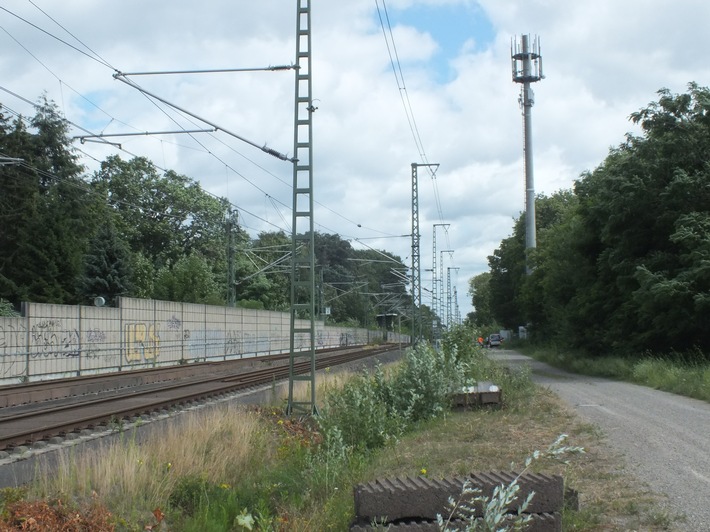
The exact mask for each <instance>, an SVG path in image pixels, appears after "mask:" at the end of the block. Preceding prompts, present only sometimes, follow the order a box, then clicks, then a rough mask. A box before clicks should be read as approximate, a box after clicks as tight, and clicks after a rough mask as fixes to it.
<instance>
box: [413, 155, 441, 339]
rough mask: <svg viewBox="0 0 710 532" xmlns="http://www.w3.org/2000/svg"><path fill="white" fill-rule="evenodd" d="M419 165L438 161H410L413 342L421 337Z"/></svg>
mask: <svg viewBox="0 0 710 532" xmlns="http://www.w3.org/2000/svg"><path fill="white" fill-rule="evenodd" d="M420 166H427V167H430V168H431V167H434V169H435V170H434V171H436V168H438V167H439V165H438V163H432V164H429V163H426V164H419V163H412V339H413V343H415V344H416V343H417V342H419V340H421V338H422V313H421V307H422V271H421V264H420V261H419V259H420V250H419V241H420V239H421V234H420V233H419V183H418V177H417V168H419V167H420Z"/></svg>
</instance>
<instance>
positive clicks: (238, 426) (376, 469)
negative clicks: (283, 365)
mask: <svg viewBox="0 0 710 532" xmlns="http://www.w3.org/2000/svg"><path fill="white" fill-rule="evenodd" d="M470 338H471V335H470V331H466V330H465V329H461V330H457V331H455V333H454V334H452V335H451V336H450V337H448V338H447V339H446V342H445V345H446V348H445V349H444V350H443V352H442V353H435V352H434V351H432V350H431V349H430V348H428V347H426V346H421V347H419V348H417V349H415V350H411V351H410V352H409V353H408V354H407V356H406V357H405V358H404V360H402V361H401V363H399V364H397V365H393V366H388V367H378V368H376V369H375V370H374V371H372V372H368V373H364V372H363V373H357V374H354V375H349V376H348V375H342V374H333V373H332V372H325V373H323V374H322V375H320V384H319V397H322V406H321V415H320V416H319V417H318V418H317V419H312V418H304V419H292V418H287V417H284V416H283V410H282V408H281V407H282V406H283V403H282V402H281V400H279V401H278V402H277V403H276V404H275V405H274V406H272V407H268V408H267V407H263V408H239V407H236V406H233V405H232V406H227V407H214V408H211V409H209V410H208V411H203V412H196V413H191V414H185V415H183V416H181V417H180V418H178V420H176V421H174V422H172V423H170V424H168V425H165V426H153V427H151V428H152V435H151V436H150V437H149V438H148V439H147V440H145V441H141V442H138V441H137V440H136V438H135V435H134V433H133V432H132V431H126V432H124V433H122V440H121V441H120V442H119V443H117V444H107V445H105V446H102V447H101V448H98V449H96V450H94V451H85V452H82V453H76V452H74V451H72V450H67V451H65V452H64V453H63V454H62V455H61V459H60V460H59V463H58V470H57V471H55V472H52V473H50V472H49V470H47V471H38V481H37V482H36V483H34V484H33V485H31V486H29V487H28V488H27V492H19V491H17V490H5V491H4V493H3V498H2V503H1V505H0V506H1V509H2V514H1V515H2V518H3V519H4V521H2V523H3V524H2V525H0V530H13V529H17V528H12V526H19V525H18V523H23V522H27V519H30V518H32V517H33V516H32V515H31V514H30V513H25V514H23V512H28V511H29V510H27V509H28V508H39V507H40V506H37V505H42V504H43V503H45V504H47V505H49V506H51V505H52V504H54V503H53V502H51V501H62V504H64V505H67V504H68V503H67V501H71V505H70V507H71V508H72V509H73V511H75V512H76V513H78V514H81V515H82V516H84V518H86V517H87V516H88V515H90V514H89V513H88V512H89V511H90V508H101V513H100V514H96V515H100V516H102V517H101V518H102V519H109V520H108V521H102V523H108V525H106V526H105V527H104V528H100V527H97V528H93V529H96V530H130V531H138V530H162V529H166V530H167V529H169V530H173V531H200V532H203V531H228V530H304V531H305V530H309V531H310V530H347V528H348V526H349V524H350V522H351V520H352V518H353V497H352V487H353V485H354V484H356V483H358V482H364V481H367V480H371V479H373V478H377V477H381V476H402V475H410V476H411V475H426V476H431V477H445V476H450V475H454V474H465V473H466V472H470V471H481V470H501V469H508V468H509V467H510V464H511V462H516V463H522V461H523V460H524V459H525V457H526V456H529V455H530V454H531V453H532V452H534V451H535V449H544V448H546V447H547V446H548V445H549V443H550V441H553V440H554V439H555V438H556V437H557V435H559V434H561V433H563V432H565V433H568V434H570V441H571V442H573V444H574V445H580V446H583V447H585V448H587V449H588V451H589V452H588V453H587V454H585V455H584V456H583V457H581V458H580V460H579V462H578V461H575V462H574V464H573V465H572V466H570V467H569V469H566V470H560V469H559V468H558V466H556V465H555V464H554V463H552V462H550V461H548V460H546V459H544V458H543V459H541V460H540V461H539V463H536V464H534V465H532V466H531V467H534V470H536V471H546V472H555V473H563V474H564V475H565V477H566V478H567V479H568V480H569V482H571V483H573V484H574V487H575V488H576V489H578V490H580V491H581V492H583V493H585V495H586V496H587V499H586V504H585V508H584V509H583V510H582V511H580V512H576V511H568V512H567V513H566V516H565V519H566V521H567V522H570V523H577V524H575V525H574V526H575V529H577V530H598V529H599V526H601V525H604V526H607V525H608V527H609V528H608V529H609V530H614V529H615V528H614V527H613V526H612V524H618V523H624V524H628V523H633V524H634V526H638V525H639V524H644V523H648V522H650V521H649V520H650V519H651V517H650V514H651V509H652V506H651V503H652V502H653V496H651V495H649V494H645V493H639V491H638V487H637V486H635V485H633V484H629V483H627V482H626V480H625V479H624V477H623V476H621V475H620V474H619V472H618V470H619V468H618V465H617V464H616V463H615V462H614V461H613V460H610V459H609V458H607V457H604V455H603V454H600V450H599V447H600V438H599V435H598V434H596V433H595V431H593V430H591V429H590V428H589V427H588V426H586V425H582V424H580V423H579V422H578V421H576V420H575V419H574V418H573V416H572V414H571V413H570V412H568V411H566V410H564V409H563V408H562V407H561V406H560V404H559V403H558V402H557V401H556V399H555V398H554V397H553V396H552V395H551V394H549V392H544V391H541V390H536V389H535V387H534V386H533V385H532V383H531V380H530V377H529V375H528V374H525V373H522V374H516V373H512V374H511V373H509V372H507V371H505V370H503V369H502V368H500V367H499V366H497V365H496V364H494V363H492V362H490V361H489V360H488V359H487V358H486V357H485V355H484V351H483V350H481V349H479V348H477V347H473V342H471V341H470ZM477 380H493V381H495V382H496V383H498V384H499V385H500V386H501V388H502V389H503V390H504V395H503V397H504V399H505V401H504V405H503V408H501V409H497V410H483V411H472V412H456V413H452V412H451V411H450V409H449V405H448V401H447V395H448V393H447V392H448V391H449V390H451V389H454V388H456V387H458V386H461V385H462V384H466V383H470V382H474V381H477ZM304 393H307V392H306V391H304ZM609 492H613V493H614V498H613V500H611V499H610V498H609V497H608V493H609ZM623 501H627V502H628V505H629V507H623V506H621V507H618V508H615V507H613V505H618V504H619V503H620V502H623ZM32 505H34V506H32ZM631 506H633V508H634V510H633V511H630V510H629V508H630V507H631ZM97 511H98V510H97ZM109 513H110V516H109ZM23 515H24V517H23ZM91 515H93V514H91ZM107 516H108V517H107ZM580 522H581V523H584V525H580V524H579V523H580ZM13 523H14V525H13ZM109 525H110V526H109ZM3 526H4V527H5V528H3ZM102 526H104V525H102ZM614 526H616V525H614ZM89 529H92V528H91V527H89ZM618 529H619V530H621V529H624V528H621V527H619V528H618ZM35 530H54V529H51V528H44V529H42V528H36V529H35Z"/></svg>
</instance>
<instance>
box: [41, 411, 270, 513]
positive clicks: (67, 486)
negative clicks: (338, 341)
mask: <svg viewBox="0 0 710 532" xmlns="http://www.w3.org/2000/svg"><path fill="white" fill-rule="evenodd" d="M267 436H268V435H267V434H266V433H265V431H264V429H263V422H262V420H260V418H259V417H258V416H257V415H256V414H255V413H253V412H248V411H245V410H244V409H240V408H237V407H230V406H225V407H221V408H215V409H210V410H208V411H203V412H194V413H188V414H185V415H184V416H181V417H180V419H177V420H175V422H173V423H170V424H167V425H166V426H165V428H164V429H162V430H161V431H160V432H159V433H156V434H154V436H153V437H150V438H149V439H148V441H146V442H144V443H143V444H139V443H138V442H137V441H136V440H135V439H134V438H133V437H132V436H131V435H130V433H125V436H124V438H123V440H122V441H120V442H118V443H112V444H99V445H98V447H97V448H95V449H91V450H82V452H81V453H78V452H76V451H75V450H74V449H73V448H71V449H68V450H64V451H62V452H60V453H59V455H58V463H57V466H56V470H52V471H51V472H50V471H49V470H45V471H44V472H43V474H40V475H39V480H38V481H37V483H36V484H35V485H34V486H33V490H34V494H35V495H37V496H40V497H48V496H57V495H58V494H59V495H61V494H64V495H65V496H66V495H71V496H72V497H76V498H83V499H91V498H96V497H100V498H101V499H104V500H110V501H111V507H112V509H113V510H114V512H116V513H118V514H121V515H124V516H130V517H131V518H140V517H141V516H147V515H150V514H151V513H152V511H153V510H154V509H155V508H156V507H162V508H165V506H166V501H167V500H168V498H169V496H170V494H171V493H172V492H173V491H174V489H175V488H176V486H177V485H178V484H179V482H180V481H181V480H180V479H182V478H185V477H194V478H206V479H210V480H211V482H212V483H215V484H217V485H219V484H225V485H229V484H231V483H232V482H234V479H235V478H238V477H239V476H240V474H242V473H243V472H244V471H247V470H251V469H255V468H259V467H261V466H262V465H263V464H264V463H266V462H268V461H269V460H270V456H269V455H270V454H271V447H272V446H271V445H268V444H267V443H268V437H267Z"/></svg>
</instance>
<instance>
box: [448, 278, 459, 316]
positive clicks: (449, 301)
mask: <svg viewBox="0 0 710 532" xmlns="http://www.w3.org/2000/svg"><path fill="white" fill-rule="evenodd" d="M451 270H455V271H459V269H458V268H455V267H453V266H449V267H448V268H446V324H447V325H449V326H451V325H453V321H454V319H453V317H454V314H453V311H452V308H451V304H452V293H451Z"/></svg>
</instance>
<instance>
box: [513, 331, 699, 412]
mask: <svg viewBox="0 0 710 532" xmlns="http://www.w3.org/2000/svg"><path fill="white" fill-rule="evenodd" d="M519 349H520V350H521V351H523V352H525V353H526V354H528V355H530V356H532V357H533V358H536V359H537V360H541V361H543V362H547V363H548V364H551V365H553V366H556V367H558V368H562V369H566V370H568V371H572V372H574V373H581V374H583V375H591V376H596V377H606V378H610V379H618V380H624V381H628V382H633V383H635V384H640V385H643V386H649V387H651V388H655V389H657V390H663V391H666V392H670V393H675V394H678V395H684V396H686V397H693V398H695V399H700V400H703V401H710V364H708V363H707V362H705V359H704V356H703V354H702V353H697V352H695V351H693V350H691V351H690V352H688V353H675V352H674V353H671V354H669V355H666V356H660V355H656V354H653V353H647V354H646V355H645V356H627V357H622V356H605V357H590V356H585V354H584V353H580V352H575V351H570V350H567V349H555V348H551V347H545V346H539V345H534V346H525V345H521V346H520V347H519Z"/></svg>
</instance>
